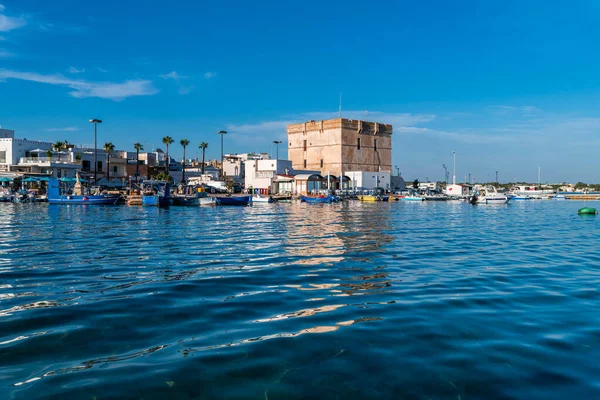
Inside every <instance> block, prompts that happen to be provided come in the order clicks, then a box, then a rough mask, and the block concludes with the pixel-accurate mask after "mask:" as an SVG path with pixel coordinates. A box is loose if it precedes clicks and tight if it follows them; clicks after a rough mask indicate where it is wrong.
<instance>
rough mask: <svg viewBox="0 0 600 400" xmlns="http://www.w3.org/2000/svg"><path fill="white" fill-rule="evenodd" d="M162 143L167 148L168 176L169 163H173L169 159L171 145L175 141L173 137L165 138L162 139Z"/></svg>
mask: <svg viewBox="0 0 600 400" xmlns="http://www.w3.org/2000/svg"><path fill="white" fill-rule="evenodd" d="M162 142H163V143H164V144H165V146H167V175H168V174H169V163H170V162H171V159H170V158H169V145H170V144H171V143H173V142H174V140H173V138H172V137H171V136H165V137H164V138H163V139H162Z"/></svg>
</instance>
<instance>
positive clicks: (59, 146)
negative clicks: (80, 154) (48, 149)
mask: <svg viewBox="0 0 600 400" xmlns="http://www.w3.org/2000/svg"><path fill="white" fill-rule="evenodd" d="M52 147H53V148H54V150H56V151H57V152H58V161H60V152H61V151H62V149H64V148H65V147H66V145H65V143H64V142H61V141H60V140H59V141H58V142H56V143H54V144H53V145H52Z"/></svg>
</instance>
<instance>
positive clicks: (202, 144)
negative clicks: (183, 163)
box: [198, 142, 208, 175]
mask: <svg viewBox="0 0 600 400" xmlns="http://www.w3.org/2000/svg"><path fill="white" fill-rule="evenodd" d="M198 147H200V148H201V149H202V175H204V153H205V152H206V148H207V147H208V143H206V142H202V143H200V146H198Z"/></svg>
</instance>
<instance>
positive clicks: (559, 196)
mask: <svg viewBox="0 0 600 400" xmlns="http://www.w3.org/2000/svg"><path fill="white" fill-rule="evenodd" d="M566 199H567V198H566V197H565V195H564V194H557V195H555V196H552V200H566Z"/></svg>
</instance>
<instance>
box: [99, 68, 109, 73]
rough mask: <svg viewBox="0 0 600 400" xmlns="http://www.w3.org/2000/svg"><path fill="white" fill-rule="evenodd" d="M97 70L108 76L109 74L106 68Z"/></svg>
mask: <svg viewBox="0 0 600 400" xmlns="http://www.w3.org/2000/svg"><path fill="white" fill-rule="evenodd" d="M96 70H97V71H98V72H102V73H103V74H106V73H107V72H108V71H107V70H105V69H104V68H100V67H97V68H96Z"/></svg>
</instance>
